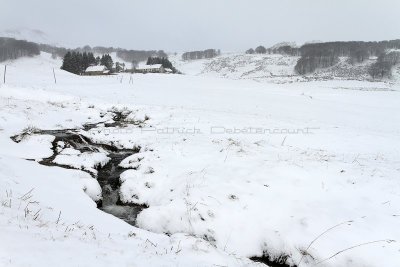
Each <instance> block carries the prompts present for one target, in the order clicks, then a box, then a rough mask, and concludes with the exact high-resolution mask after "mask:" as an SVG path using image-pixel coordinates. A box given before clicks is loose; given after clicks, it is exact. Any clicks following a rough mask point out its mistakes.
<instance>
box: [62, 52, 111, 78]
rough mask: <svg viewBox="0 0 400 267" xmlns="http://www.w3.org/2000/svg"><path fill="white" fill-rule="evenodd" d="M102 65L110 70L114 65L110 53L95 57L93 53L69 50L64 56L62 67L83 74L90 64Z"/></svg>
mask: <svg viewBox="0 0 400 267" xmlns="http://www.w3.org/2000/svg"><path fill="white" fill-rule="evenodd" d="M96 65H102V66H105V67H106V68H107V69H109V70H110V71H111V70H112V67H113V60H112V58H111V56H110V55H109V54H105V55H102V57H94V55H93V53H91V52H89V53H86V52H83V53H81V52H76V51H68V52H67V53H66V54H65V56H64V57H63V64H62V66H61V69H63V70H65V71H68V72H71V73H74V74H78V75H82V74H83V73H84V72H85V70H86V69H87V68H88V67H89V66H96Z"/></svg>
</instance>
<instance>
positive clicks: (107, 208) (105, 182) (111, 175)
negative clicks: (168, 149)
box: [11, 114, 147, 225]
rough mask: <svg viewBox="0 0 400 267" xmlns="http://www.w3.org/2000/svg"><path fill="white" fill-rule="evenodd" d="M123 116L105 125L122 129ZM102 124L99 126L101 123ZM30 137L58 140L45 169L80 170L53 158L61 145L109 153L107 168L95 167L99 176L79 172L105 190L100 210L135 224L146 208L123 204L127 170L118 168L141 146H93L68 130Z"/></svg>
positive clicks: (17, 138) (44, 162) (88, 127)
mask: <svg viewBox="0 0 400 267" xmlns="http://www.w3.org/2000/svg"><path fill="white" fill-rule="evenodd" d="M121 119H123V117H122V116H121V114H117V115H116V117H114V122H113V123H109V124H105V127H116V126H118V127H120V126H122V125H123V122H122V121H121ZM98 124H100V123H98ZM98 124H86V125H84V129H83V130H84V131H89V130H91V129H93V128H96V127H97V126H98ZM29 134H42V135H53V136H54V137H55V138H54V140H53V142H52V150H53V155H52V156H50V157H48V158H44V159H42V160H41V161H40V162H39V163H40V164H42V165H45V166H58V167H62V168H66V169H77V168H75V167H72V166H70V165H64V164H58V163H56V162H54V159H55V158H56V157H57V156H58V155H60V152H61V150H60V147H59V144H60V143H62V144H63V145H64V146H65V147H69V148H73V149H75V150H78V151H79V152H80V153H84V152H94V153H95V152H106V153H107V157H108V158H110V160H109V161H108V163H107V164H105V165H104V166H96V167H95V169H96V170H97V174H96V173H93V172H91V171H88V170H84V169H79V170H81V171H84V172H87V173H89V174H90V175H91V176H92V177H94V178H96V179H97V181H98V182H99V184H100V187H101V189H102V200H100V201H98V202H97V207H98V208H99V209H101V210H103V211H104V212H107V213H110V214H112V215H114V216H116V217H118V218H120V219H122V220H124V221H125V222H127V223H129V224H131V225H135V223H136V217H137V215H138V214H139V213H140V212H141V211H142V210H143V209H144V208H147V206H145V205H136V204H126V203H122V202H121V201H120V197H119V188H120V185H121V184H120V179H119V177H120V175H121V173H122V172H124V171H126V170H127V169H125V168H122V167H120V166H119V164H120V163H121V161H122V160H124V159H125V158H126V157H129V156H131V155H133V154H135V153H138V152H139V151H140V147H136V148H134V149H120V148H117V147H115V146H112V145H109V144H102V143H94V142H93V141H92V140H90V139H89V138H87V137H85V136H84V135H82V134H80V133H79V130H78V129H65V130H35V131H34V132H32V133H29ZM26 135H28V134H26V133H23V134H21V135H16V136H13V137H11V139H12V140H13V141H14V142H17V143H18V142H20V141H21V140H22V139H23V138H24V136H26Z"/></svg>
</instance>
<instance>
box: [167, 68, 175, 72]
mask: <svg viewBox="0 0 400 267" xmlns="http://www.w3.org/2000/svg"><path fill="white" fill-rule="evenodd" d="M165 73H174V71H173V70H171V69H170V68H165Z"/></svg>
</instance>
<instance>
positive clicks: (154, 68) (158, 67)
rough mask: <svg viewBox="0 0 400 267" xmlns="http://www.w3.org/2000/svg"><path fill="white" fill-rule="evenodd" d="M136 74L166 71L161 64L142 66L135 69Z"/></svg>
mask: <svg viewBox="0 0 400 267" xmlns="http://www.w3.org/2000/svg"><path fill="white" fill-rule="evenodd" d="M135 72H139V73H164V72H165V69H164V67H163V66H162V65H161V64H154V65H144V64H140V65H139V66H137V67H136V68H135Z"/></svg>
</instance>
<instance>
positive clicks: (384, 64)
mask: <svg viewBox="0 0 400 267" xmlns="http://www.w3.org/2000/svg"><path fill="white" fill-rule="evenodd" d="M398 63H400V52H397V51H391V52H388V53H382V54H381V55H380V56H379V57H378V59H377V60H376V62H375V63H374V64H372V65H371V66H370V68H369V69H368V72H369V74H370V75H371V77H372V78H374V79H376V78H380V79H381V78H387V77H390V76H392V67H393V66H394V65H396V64H398Z"/></svg>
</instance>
